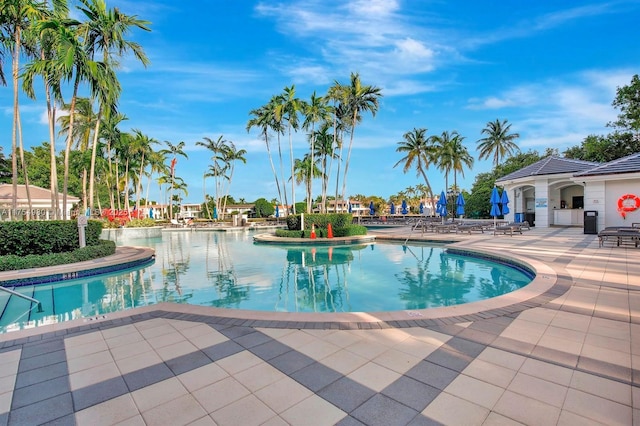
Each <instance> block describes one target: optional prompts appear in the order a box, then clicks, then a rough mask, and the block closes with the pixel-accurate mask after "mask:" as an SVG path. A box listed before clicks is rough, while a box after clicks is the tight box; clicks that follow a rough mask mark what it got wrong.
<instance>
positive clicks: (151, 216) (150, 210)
mask: <svg viewBox="0 0 640 426" xmlns="http://www.w3.org/2000/svg"><path fill="white" fill-rule="evenodd" d="M149 219H153V209H149Z"/></svg>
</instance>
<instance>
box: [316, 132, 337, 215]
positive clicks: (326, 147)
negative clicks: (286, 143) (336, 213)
mask: <svg viewBox="0 0 640 426" xmlns="http://www.w3.org/2000/svg"><path fill="white" fill-rule="evenodd" d="M313 138H314V140H315V150H314V151H315V155H316V156H318V158H319V160H320V164H321V165H322V167H321V177H322V198H321V203H320V209H321V212H322V213H325V212H326V210H327V190H328V186H329V175H330V174H331V162H333V159H334V158H336V157H337V154H336V152H335V150H334V146H333V139H334V135H333V133H331V123H330V122H328V121H325V122H324V123H323V124H322V126H321V127H320V128H319V129H318V130H316V131H315V135H314V136H313ZM329 160H331V161H329Z"/></svg>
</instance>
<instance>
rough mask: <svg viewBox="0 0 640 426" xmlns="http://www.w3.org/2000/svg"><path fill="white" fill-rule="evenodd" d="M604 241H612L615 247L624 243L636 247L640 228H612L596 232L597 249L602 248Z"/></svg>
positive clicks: (639, 236) (639, 240) (639, 239)
mask: <svg viewBox="0 0 640 426" xmlns="http://www.w3.org/2000/svg"><path fill="white" fill-rule="evenodd" d="M606 241H613V242H615V243H616V246H620V245H621V244H624V243H626V242H628V243H632V244H634V246H635V247H638V243H639V242H640V228H636V227H633V226H632V227H621V226H613V227H608V228H604V229H603V230H602V231H600V232H598V247H602V246H603V245H604V243H605V242H606Z"/></svg>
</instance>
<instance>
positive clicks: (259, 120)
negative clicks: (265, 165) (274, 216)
mask: <svg viewBox="0 0 640 426" xmlns="http://www.w3.org/2000/svg"><path fill="white" fill-rule="evenodd" d="M274 106H275V104H274V103H273V102H269V103H268V104H267V105H264V106H262V107H260V108H257V109H253V110H251V111H250V112H249V115H252V116H253V118H251V119H250V120H249V121H248V122H247V132H249V131H250V130H251V128H253V127H258V128H259V129H260V132H261V134H262V137H263V139H264V143H265V145H266V147H267V155H268V157H269V163H270V164H271V170H272V172H273V177H274V179H275V183H276V190H277V191H278V199H279V200H281V201H282V192H281V190H280V182H279V181H278V173H277V172H276V167H275V165H274V164H273V156H272V155H271V147H270V145H269V129H270V128H272V123H274V121H275V111H274V108H273V107H274ZM278 146H279V144H278Z"/></svg>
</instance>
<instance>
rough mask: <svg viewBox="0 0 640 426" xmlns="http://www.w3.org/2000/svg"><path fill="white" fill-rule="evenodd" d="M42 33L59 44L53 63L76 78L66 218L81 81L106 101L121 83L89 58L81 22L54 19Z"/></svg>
mask: <svg viewBox="0 0 640 426" xmlns="http://www.w3.org/2000/svg"><path fill="white" fill-rule="evenodd" d="M39 26H40V32H41V33H42V32H45V31H50V32H51V35H52V37H53V38H54V40H55V42H54V45H55V46H56V55H55V58H54V59H53V61H52V64H51V66H53V67H55V68H56V69H57V70H58V71H57V72H58V73H59V74H58V75H60V76H61V77H62V79H63V80H66V81H73V83H72V94H71V102H70V110H69V114H70V120H69V132H68V135H67V141H66V145H65V153H64V155H65V159H64V179H63V182H64V183H63V192H62V204H63V212H62V213H63V219H66V218H67V193H68V182H69V155H70V152H71V144H72V141H73V127H74V111H75V108H76V103H77V98H78V89H79V87H80V83H82V82H87V83H88V84H89V91H90V94H91V96H92V97H99V98H100V99H101V100H104V99H106V98H108V96H110V94H111V93H113V92H114V91H119V84H118V81H117V79H116V77H115V73H114V72H113V69H111V68H110V67H109V66H107V65H106V64H104V63H102V62H96V61H93V60H91V59H90V57H89V55H88V54H87V51H86V49H85V45H84V42H83V39H82V34H81V27H80V23H79V22H78V21H74V20H69V19H51V20H47V21H44V22H41V23H40V24H39Z"/></svg>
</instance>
